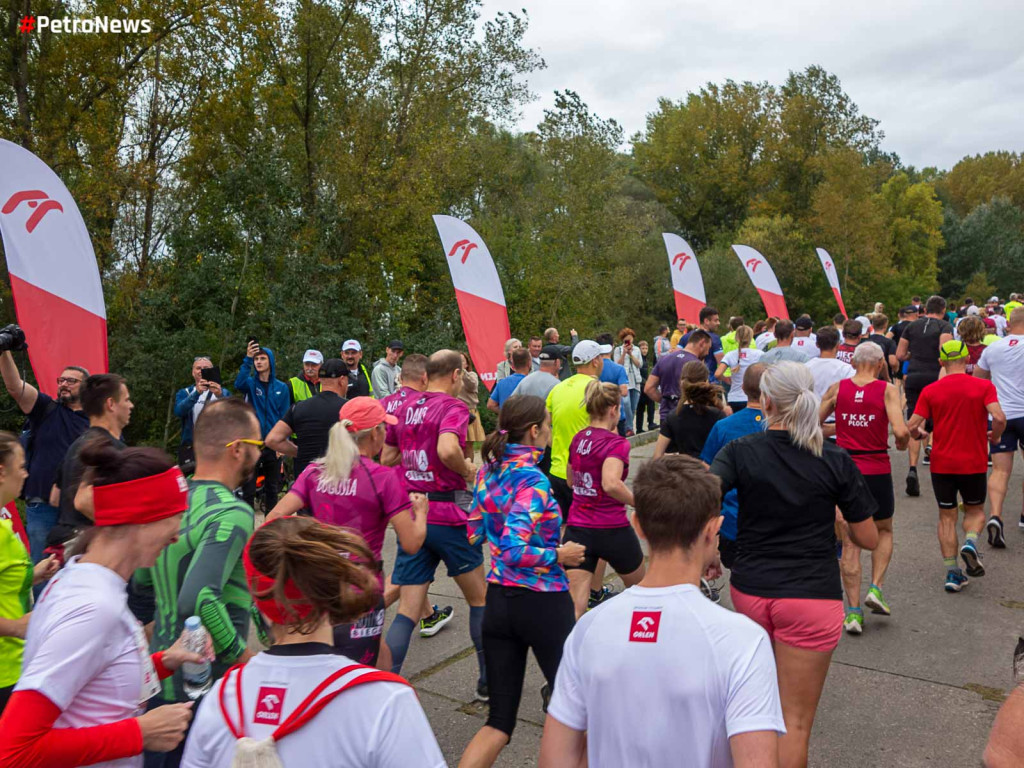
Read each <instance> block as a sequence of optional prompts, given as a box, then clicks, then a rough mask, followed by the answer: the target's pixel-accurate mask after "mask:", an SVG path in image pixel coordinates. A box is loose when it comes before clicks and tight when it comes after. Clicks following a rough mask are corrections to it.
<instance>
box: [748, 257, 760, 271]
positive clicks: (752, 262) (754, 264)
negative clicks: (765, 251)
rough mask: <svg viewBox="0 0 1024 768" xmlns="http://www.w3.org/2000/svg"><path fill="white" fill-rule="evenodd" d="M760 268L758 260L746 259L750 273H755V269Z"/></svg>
mask: <svg viewBox="0 0 1024 768" xmlns="http://www.w3.org/2000/svg"><path fill="white" fill-rule="evenodd" d="M759 266H761V260H760V259H747V269H749V270H750V271H751V272H757V268H758V267H759Z"/></svg>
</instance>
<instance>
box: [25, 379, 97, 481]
mask: <svg viewBox="0 0 1024 768" xmlns="http://www.w3.org/2000/svg"><path fill="white" fill-rule="evenodd" d="M28 421H29V426H30V428H31V430H32V441H31V448H30V454H29V459H28V479H27V480H26V481H25V490H24V495H25V498H26V499H33V498H40V499H43V500H44V501H45V500H48V499H49V498H50V488H51V487H52V486H53V483H54V478H55V477H56V475H57V467H59V466H60V463H61V462H62V461H63V460H64V456H65V454H67V452H68V446H70V445H71V444H72V443H73V442H75V440H76V439H77V438H78V436H79V435H81V434H82V433H83V432H84V431H85V430H86V428H87V427H88V426H89V418H88V417H87V416H86V415H85V414H84V413H82V412H81V411H73V410H71V409H70V408H68V407H67V406H66V405H61V404H60V403H58V402H57V401H55V400H54V399H53V398H52V397H50V396H49V395H44V394H43V393H42V392H40V393H39V397H37V398H36V404H35V405H34V406H32V410H31V411H29V412H28Z"/></svg>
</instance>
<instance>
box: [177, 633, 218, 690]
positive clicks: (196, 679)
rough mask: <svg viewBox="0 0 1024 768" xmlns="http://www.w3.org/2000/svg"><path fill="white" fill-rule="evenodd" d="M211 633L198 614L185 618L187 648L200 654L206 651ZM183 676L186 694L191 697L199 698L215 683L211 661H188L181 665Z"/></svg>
mask: <svg viewBox="0 0 1024 768" xmlns="http://www.w3.org/2000/svg"><path fill="white" fill-rule="evenodd" d="M209 636H210V635H209V633H208V632H207V631H206V627H204V626H203V623H202V622H201V621H200V620H199V617H198V616H189V617H188V618H187V619H185V648H186V649H187V650H189V651H192V652H193V653H198V654H200V655H202V654H205V653H206V646H207V638H209ZM181 677H182V680H183V682H184V685H185V694H186V695H187V696H188V697H189V698H190V699H198V698H199V697H200V696H202V695H203V694H205V693H206V692H207V691H208V690H210V686H212V685H213V674H212V672H211V669H210V662H208V661H204V662H202V663H199V664H197V663H195V662H191V661H186V662H185V663H184V664H182V665H181Z"/></svg>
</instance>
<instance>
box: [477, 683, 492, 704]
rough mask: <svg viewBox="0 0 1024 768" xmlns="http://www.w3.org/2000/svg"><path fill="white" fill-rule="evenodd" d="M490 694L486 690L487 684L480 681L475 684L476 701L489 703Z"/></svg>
mask: <svg viewBox="0 0 1024 768" xmlns="http://www.w3.org/2000/svg"><path fill="white" fill-rule="evenodd" d="M490 700H491V694H490V691H488V690H487V683H485V682H483V681H480V682H477V684H476V701H490Z"/></svg>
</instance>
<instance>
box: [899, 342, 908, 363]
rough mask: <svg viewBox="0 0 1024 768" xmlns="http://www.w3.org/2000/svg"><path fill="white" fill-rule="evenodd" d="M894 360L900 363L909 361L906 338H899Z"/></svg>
mask: <svg viewBox="0 0 1024 768" xmlns="http://www.w3.org/2000/svg"><path fill="white" fill-rule="evenodd" d="M896 359H897V360H899V361H900V362H901V363H902V362H903V361H904V360H909V359H910V342H909V341H907V339H906V337H903V338H901V339H900V343H899V344H897V345H896Z"/></svg>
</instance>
